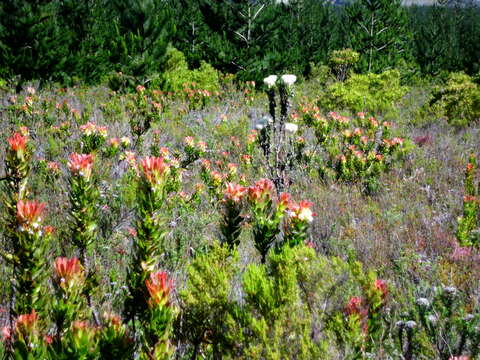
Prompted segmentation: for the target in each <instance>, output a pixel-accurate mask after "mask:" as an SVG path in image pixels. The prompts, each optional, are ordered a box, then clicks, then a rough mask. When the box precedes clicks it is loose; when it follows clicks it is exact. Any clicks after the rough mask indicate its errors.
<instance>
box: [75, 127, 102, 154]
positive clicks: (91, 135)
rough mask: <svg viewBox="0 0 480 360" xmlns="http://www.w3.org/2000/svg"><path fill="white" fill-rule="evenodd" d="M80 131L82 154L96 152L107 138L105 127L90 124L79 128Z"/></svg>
mask: <svg viewBox="0 0 480 360" xmlns="http://www.w3.org/2000/svg"><path fill="white" fill-rule="evenodd" d="M80 131H81V133H82V151H83V152H84V153H91V152H94V151H97V150H98V149H99V148H100V147H101V146H102V145H103V144H104V143H105V139H106V138H107V127H106V126H98V125H97V124H95V123H92V122H88V123H86V124H85V125H82V126H80Z"/></svg>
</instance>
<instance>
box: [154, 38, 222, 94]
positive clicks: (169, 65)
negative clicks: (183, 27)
mask: <svg viewBox="0 0 480 360" xmlns="http://www.w3.org/2000/svg"><path fill="white" fill-rule="evenodd" d="M155 82H156V81H155ZM155 82H154V83H153V84H152V86H154V87H156V86H155V85H156V84H155ZM192 83H195V86H194V87H195V88H197V89H202V90H207V91H210V92H214V91H218V90H219V89H220V77H219V72H218V71H217V70H215V69H214V68H213V67H212V66H211V65H210V64H208V63H206V62H204V61H202V62H201V63H200V67H199V68H198V69H194V70H190V69H189V68H188V64H187V60H186V58H185V55H184V54H183V53H182V52H181V51H179V50H177V49H175V48H173V47H172V48H170V49H169V50H168V53H167V62H166V65H165V69H164V72H163V73H161V74H160V76H159V79H158V84H159V85H160V87H161V88H162V90H164V91H173V92H180V91H183V90H184V89H185V88H186V87H187V86H188V87H190V86H191V84H192Z"/></svg>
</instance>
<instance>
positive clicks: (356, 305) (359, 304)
mask: <svg viewBox="0 0 480 360" xmlns="http://www.w3.org/2000/svg"><path fill="white" fill-rule="evenodd" d="M345 313H346V314H347V315H353V314H357V315H363V314H364V313H365V309H364V308H363V299H362V298H361V297H359V296H352V297H351V298H350V300H348V303H347V305H346V306H345Z"/></svg>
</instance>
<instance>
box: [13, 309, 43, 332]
mask: <svg viewBox="0 0 480 360" xmlns="http://www.w3.org/2000/svg"><path fill="white" fill-rule="evenodd" d="M37 321H38V314H37V312H36V311H35V309H33V310H32V312H31V313H30V314H23V315H20V316H19V317H18V318H17V323H16V329H17V331H23V330H25V332H27V333H30V332H31V331H32V330H33V328H34V327H35V325H36V323H37Z"/></svg>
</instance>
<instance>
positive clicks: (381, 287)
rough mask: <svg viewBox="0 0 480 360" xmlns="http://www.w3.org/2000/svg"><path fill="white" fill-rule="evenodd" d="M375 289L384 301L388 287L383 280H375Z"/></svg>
mask: <svg viewBox="0 0 480 360" xmlns="http://www.w3.org/2000/svg"><path fill="white" fill-rule="evenodd" d="M374 286H375V289H376V290H378V291H379V292H380V293H381V294H382V300H384V299H385V298H386V297H387V295H388V285H387V283H386V281H385V280H382V279H377V280H375V283H374Z"/></svg>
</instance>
